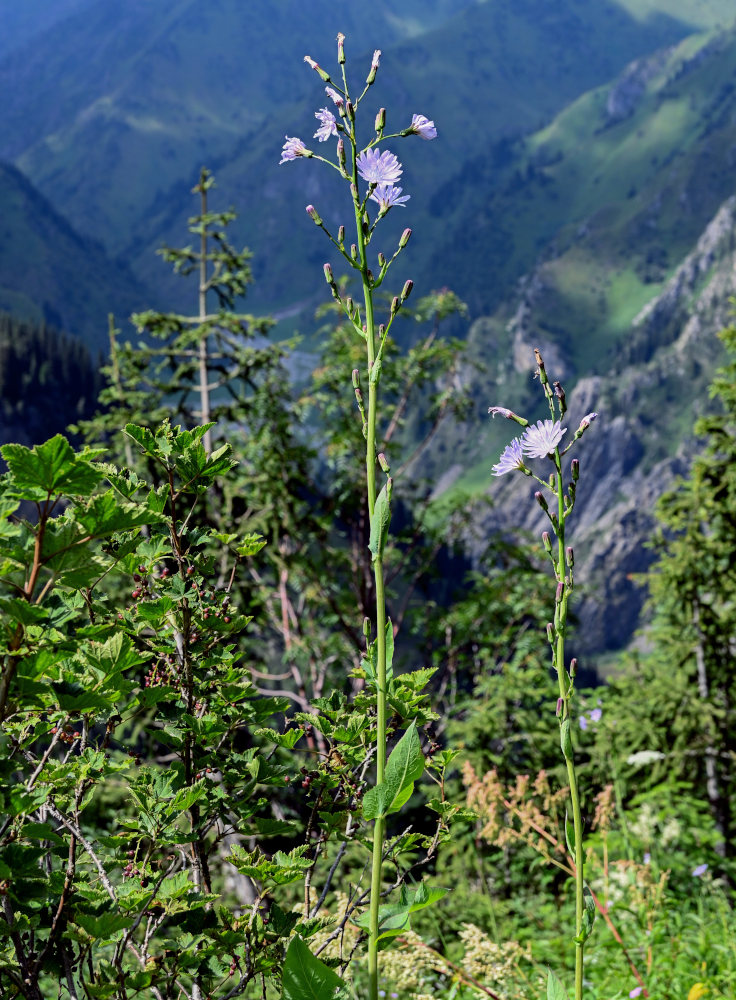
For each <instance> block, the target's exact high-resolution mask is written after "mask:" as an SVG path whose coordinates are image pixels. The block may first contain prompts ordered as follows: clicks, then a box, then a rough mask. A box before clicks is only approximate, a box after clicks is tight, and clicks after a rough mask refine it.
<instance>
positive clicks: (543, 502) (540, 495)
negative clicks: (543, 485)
mask: <svg viewBox="0 0 736 1000" xmlns="http://www.w3.org/2000/svg"><path fill="white" fill-rule="evenodd" d="M534 499H535V500H536V501H537V503H538V504H539V506H540V507H541V508H542V510H543V511H548V510H549V507H548V506H547V501H546V500H545V498H544V494H543V493H542V491H541V490H537V492H536V493H535V494H534Z"/></svg>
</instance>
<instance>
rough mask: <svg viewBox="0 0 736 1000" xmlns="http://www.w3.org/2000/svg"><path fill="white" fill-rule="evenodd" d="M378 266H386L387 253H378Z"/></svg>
mask: <svg viewBox="0 0 736 1000" xmlns="http://www.w3.org/2000/svg"><path fill="white" fill-rule="evenodd" d="M378 266H379V267H381V268H384V267H385V266H386V255H385V254H382V253H379V255H378Z"/></svg>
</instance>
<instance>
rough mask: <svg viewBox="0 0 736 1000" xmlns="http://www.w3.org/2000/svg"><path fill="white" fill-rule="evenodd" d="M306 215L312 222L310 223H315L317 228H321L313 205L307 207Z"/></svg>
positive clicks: (320, 221) (318, 215)
mask: <svg viewBox="0 0 736 1000" xmlns="http://www.w3.org/2000/svg"><path fill="white" fill-rule="evenodd" d="M306 213H307V215H308V216H309V218H310V219H311V220H312V222H314V223H315V225H317V226H321V225H322V219H321V217H320V214H319V212H318V211H317V209H316V208H315V207H314V205H307V207H306Z"/></svg>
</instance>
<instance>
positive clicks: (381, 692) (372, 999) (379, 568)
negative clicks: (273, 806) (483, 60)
mask: <svg viewBox="0 0 736 1000" xmlns="http://www.w3.org/2000/svg"><path fill="white" fill-rule="evenodd" d="M352 166H353V182H354V184H355V187H356V189H357V185H358V168H357V162H356V147H355V144H354V143H353V164H352ZM354 207H355V228H356V232H357V240H358V253H359V255H360V271H361V277H362V283H363V300H364V303H365V339H366V354H367V359H368V378H369V383H368V412H367V414H366V416H367V429H366V453H365V470H366V485H367V492H368V513H369V516H370V517H372V516H373V511H374V508H375V506H376V416H377V405H378V382H377V381H375V380H374V379H373V378H372V377H371V374H372V369H373V365H374V362H375V360H376V335H375V321H374V315H373V289H372V286H371V279H370V277H369V275H368V262H367V260H366V245H365V236H364V234H363V220H362V218H361V212H360V205H359V204H358V203H356V204H355V206H354ZM373 573H374V577H375V587H376V642H377V649H378V663H377V671H376V676H377V690H376V703H377V720H376V784H379V785H380V784H381V782H382V781H383V779H384V771H385V767H386V598H385V592H384V581H383V558H382V556H381V555H380V554H379V555H376V556H375V557H374V560H373ZM385 836H386V820H385V818H384V817H380V816H379V817H378V818H377V819H376V820H375V823H374V827H373V857H372V864H371V894H370V922H369V937H368V998H369V1000H378V931H379V928H378V918H379V905H380V901H381V872H382V865H383V843H384V839H385Z"/></svg>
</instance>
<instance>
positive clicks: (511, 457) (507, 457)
mask: <svg viewBox="0 0 736 1000" xmlns="http://www.w3.org/2000/svg"><path fill="white" fill-rule="evenodd" d="M523 468H524V456H523V455H522V452H521V438H514V440H513V441H512V442H511V444H509V445H507V446H506V447H505V448H504V450H503V453H502V454H501V457H500V458H499V460H498V462H497V463H496V465H494V466H493V469H492V470H491V471H492V475H494V476H505V475H506V473H507V472H513V471H514V469H523Z"/></svg>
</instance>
